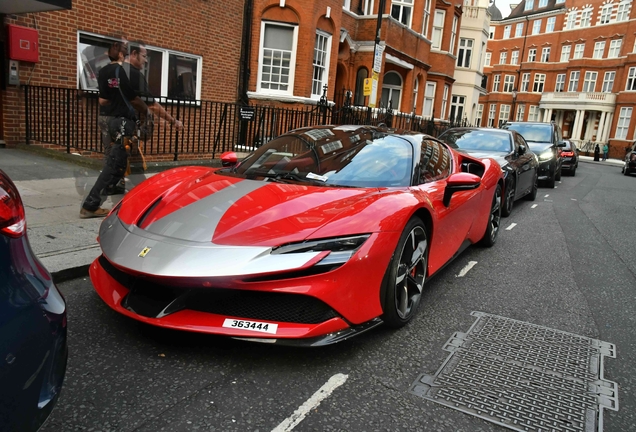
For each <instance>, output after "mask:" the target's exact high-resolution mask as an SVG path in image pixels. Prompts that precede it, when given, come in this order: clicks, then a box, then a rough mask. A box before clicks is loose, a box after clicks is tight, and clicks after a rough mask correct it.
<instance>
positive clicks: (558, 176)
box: [554, 168, 561, 181]
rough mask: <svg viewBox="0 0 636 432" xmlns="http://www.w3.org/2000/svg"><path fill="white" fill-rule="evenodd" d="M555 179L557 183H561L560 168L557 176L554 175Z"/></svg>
mask: <svg viewBox="0 0 636 432" xmlns="http://www.w3.org/2000/svg"><path fill="white" fill-rule="evenodd" d="M554 179H555V180H556V181H560V180H561V168H559V170H558V171H557V172H556V174H555V175H554Z"/></svg>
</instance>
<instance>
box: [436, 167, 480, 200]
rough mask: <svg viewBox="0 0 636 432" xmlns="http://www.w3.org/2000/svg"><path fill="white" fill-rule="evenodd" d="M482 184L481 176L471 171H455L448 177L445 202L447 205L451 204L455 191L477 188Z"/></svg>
mask: <svg viewBox="0 0 636 432" xmlns="http://www.w3.org/2000/svg"><path fill="white" fill-rule="evenodd" d="M480 184H481V178H480V177H479V176H476V175H475V174H470V173H463V172H462V173H455V174H453V175H451V176H450V177H448V180H447V181H446V189H444V200H443V203H444V205H445V206H446V207H448V206H449V205H450V200H451V197H452V196H453V194H454V193H455V192H461V191H467V190H473V189H477V188H478V187H479V185H480Z"/></svg>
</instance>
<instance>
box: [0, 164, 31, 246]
mask: <svg viewBox="0 0 636 432" xmlns="http://www.w3.org/2000/svg"><path fill="white" fill-rule="evenodd" d="M25 231H26V219H25V218H24V206H23V205H22V199H21V198H20V194H19V193H18V189H17V188H16V187H15V185H14V184H13V182H12V181H11V180H10V179H9V177H7V176H6V175H4V173H2V172H0V234H4V235H6V236H9V237H13V238H17V237H20V236H21V235H23V234H24V232H25Z"/></svg>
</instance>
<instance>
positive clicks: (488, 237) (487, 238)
mask: <svg viewBox="0 0 636 432" xmlns="http://www.w3.org/2000/svg"><path fill="white" fill-rule="evenodd" d="M500 224H501V185H500V184H498V185H497V189H495V194H494V196H493V197H492V206H491V207H490V217H489V218H488V226H487V227H486V233H485V234H484V237H483V238H482V239H481V240H480V241H479V244H481V245H482V246H486V247H491V246H493V245H494V244H495V242H496V241H497V234H499V226H500Z"/></svg>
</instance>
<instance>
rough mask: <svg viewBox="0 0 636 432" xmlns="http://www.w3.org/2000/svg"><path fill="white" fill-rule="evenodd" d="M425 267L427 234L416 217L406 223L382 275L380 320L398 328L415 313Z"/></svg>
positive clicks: (425, 270) (420, 293) (426, 262)
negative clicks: (382, 299) (381, 311)
mask: <svg viewBox="0 0 636 432" xmlns="http://www.w3.org/2000/svg"><path fill="white" fill-rule="evenodd" d="M427 269H428V234H427V231H426V226H425V225H424V223H423V222H422V220H421V219H420V218H418V217H413V218H412V219H411V220H410V221H409V223H407V224H406V227H405V228H404V231H403V232H402V235H401V236H400V240H399V241H398V244H397V247H396V249H395V252H394V253H393V257H392V258H391V262H390V264H389V268H388V269H387V272H386V274H385V277H384V282H383V283H384V287H383V290H382V291H383V292H384V301H383V310H384V314H383V315H382V320H383V321H384V323H385V324H386V325H388V326H389V327H393V328H400V327H402V326H404V325H406V324H407V323H408V322H409V321H411V320H412V319H413V317H414V316H415V315H416V314H417V310H418V309H419V306H420V300H421V298H422V290H423V289H424V282H425V280H426V272H427Z"/></svg>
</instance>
